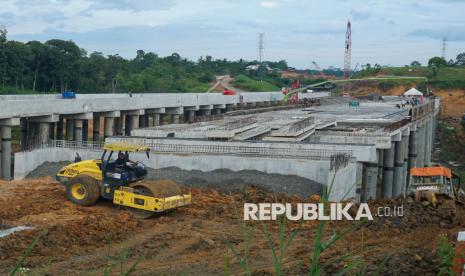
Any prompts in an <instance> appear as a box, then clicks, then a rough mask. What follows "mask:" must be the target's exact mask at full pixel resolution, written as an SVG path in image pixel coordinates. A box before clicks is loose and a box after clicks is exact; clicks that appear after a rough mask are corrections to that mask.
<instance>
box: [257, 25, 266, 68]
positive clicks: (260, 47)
mask: <svg viewBox="0 0 465 276" xmlns="http://www.w3.org/2000/svg"><path fill="white" fill-rule="evenodd" d="M264 37H265V33H258V61H259V62H260V65H261V64H262V61H263V50H264V46H263V38H264Z"/></svg>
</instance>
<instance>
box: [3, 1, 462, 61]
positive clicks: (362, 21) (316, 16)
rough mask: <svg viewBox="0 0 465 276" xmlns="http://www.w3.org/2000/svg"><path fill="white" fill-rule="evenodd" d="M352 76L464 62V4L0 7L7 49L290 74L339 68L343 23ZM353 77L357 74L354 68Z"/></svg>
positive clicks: (12, 3)
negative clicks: (51, 42)
mask: <svg viewBox="0 0 465 276" xmlns="http://www.w3.org/2000/svg"><path fill="white" fill-rule="evenodd" d="M348 19H350V20H351V21H352V68H353V67H355V65H356V64H357V63H360V64H365V63H372V64H374V63H379V64H382V65H405V64H408V63H410V62H411V61H413V60H419V61H420V62H422V63H425V62H427V60H428V58H429V57H432V56H440V55H441V44H442V42H441V40H442V38H443V37H446V38H447V52H446V58H447V59H449V58H455V56H456V55H457V54H458V53H460V52H465V0H421V1H420V0H412V1H409V0H389V1H388V0H386V1H381V0H378V1H375V0H322V1H320V0H263V1H261V0H230V1H226V0H132V1H130V0H109V1H97V0H0V24H3V25H5V26H6V27H7V29H8V32H9V33H8V37H9V39H14V40H20V41H29V40H40V41H46V40H48V39H51V38H59V39H65V40H73V41H74V42H76V43H77V44H78V45H79V46H80V47H82V48H84V49H86V50H87V51H88V52H89V53H90V52H93V51H100V52H103V53H105V54H115V53H118V54H120V55H121V56H124V57H127V58H132V57H134V56H135V52H136V50H138V49H143V50H144V51H147V52H148V51H152V52H155V53H157V54H159V55H162V56H165V55H169V54H171V53H173V52H177V53H179V54H180V55H181V56H183V57H187V58H189V59H194V60H197V59H198V58H199V57H200V56H205V55H212V56H213V57H215V58H228V59H239V58H244V59H247V60H252V59H257V56H258V51H257V44H258V43H257V40H258V39H257V34H258V33H260V32H263V33H265V44H264V46H265V51H264V57H265V59H267V60H280V59H285V60H287V61H288V63H289V65H291V66H295V67H297V68H311V67H312V61H313V60H314V61H316V62H317V63H318V64H320V66H321V67H327V66H330V65H332V66H335V67H343V63H344V39H345V31H346V24H347V20H348ZM359 68H360V66H359Z"/></svg>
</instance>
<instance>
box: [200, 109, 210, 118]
mask: <svg viewBox="0 0 465 276" xmlns="http://www.w3.org/2000/svg"><path fill="white" fill-rule="evenodd" d="M202 113H203V116H206V117H209V116H211V115H212V111H211V109H204V110H203V112H202Z"/></svg>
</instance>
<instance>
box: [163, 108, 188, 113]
mask: <svg viewBox="0 0 465 276" xmlns="http://www.w3.org/2000/svg"><path fill="white" fill-rule="evenodd" d="M166 114H170V115H182V114H184V108H183V107H167V108H166Z"/></svg>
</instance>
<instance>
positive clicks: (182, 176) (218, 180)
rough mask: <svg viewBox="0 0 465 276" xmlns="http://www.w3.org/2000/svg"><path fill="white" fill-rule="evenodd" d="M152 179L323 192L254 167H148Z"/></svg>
mask: <svg viewBox="0 0 465 276" xmlns="http://www.w3.org/2000/svg"><path fill="white" fill-rule="evenodd" d="M69 163H70V162H56V163H50V162H45V163H43V164H42V165H40V166H39V167H38V168H37V169H36V170H34V171H32V172H31V173H29V174H28V175H27V177H26V178H29V179H31V178H38V177H43V176H55V175H56V173H57V172H58V171H59V170H60V169H61V168H62V167H63V166H65V165H67V164H69ZM147 179H150V180H161V179H171V180H173V181H175V182H177V183H178V184H179V185H181V186H186V187H196V188H215V189H219V190H222V191H243V190H244V189H245V188H246V187H247V186H250V185H253V186H256V187H259V188H261V189H264V190H266V191H270V192H276V193H286V194H289V195H298V196H300V197H308V196H310V195H313V194H318V195H321V193H322V187H323V185H322V184H320V183H317V182H315V181H312V180H309V179H306V178H303V177H299V176H295V175H281V174H267V173H264V172H260V171H255V170H243V171H238V172H235V171H231V170H227V169H221V170H214V171H210V172H202V171H198V170H192V171H186V170H182V169H180V168H177V167H167V168H163V169H156V170H155V169H151V168H148V177H147Z"/></svg>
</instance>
